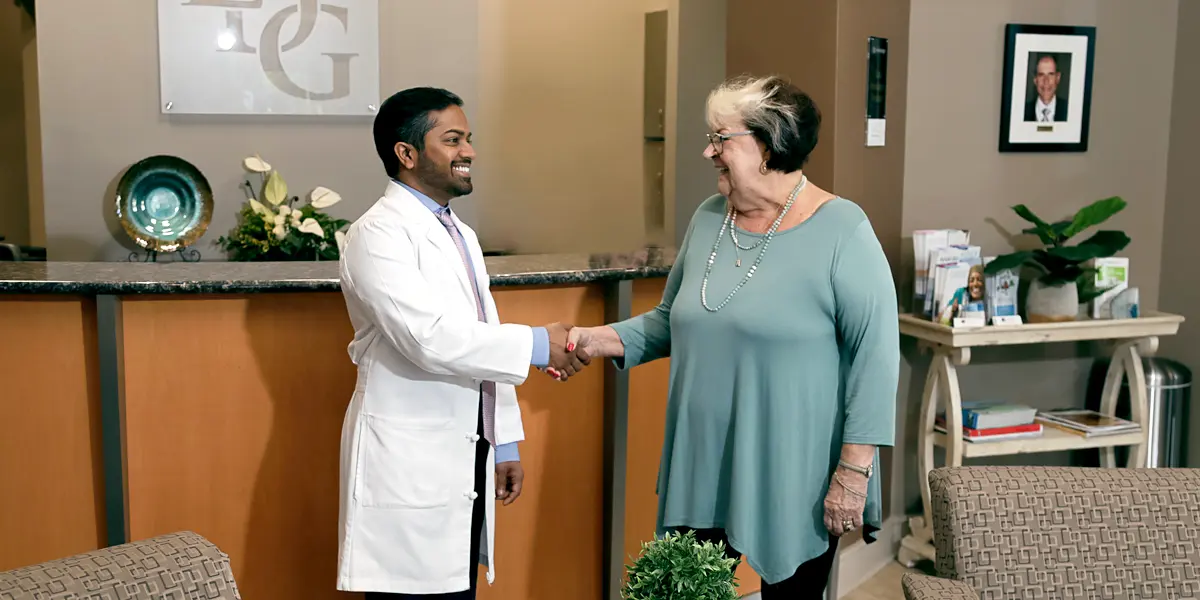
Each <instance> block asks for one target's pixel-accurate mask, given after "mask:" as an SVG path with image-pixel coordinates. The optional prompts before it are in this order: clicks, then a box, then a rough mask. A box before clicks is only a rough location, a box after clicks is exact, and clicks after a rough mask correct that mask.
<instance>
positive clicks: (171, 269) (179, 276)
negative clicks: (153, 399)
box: [0, 249, 675, 295]
mask: <svg viewBox="0 0 1200 600" xmlns="http://www.w3.org/2000/svg"><path fill="white" fill-rule="evenodd" d="M674 259H675V251H674V250H673V249H665V250H655V251H647V250H641V251H639V252H633V253H628V254H594V255H587V254H540V255H539V254H531V255H514V256H497V257H488V258H487V259H485V261H486V264H487V269H488V273H489V274H490V275H491V277H492V286H494V287H499V286H516V285H556V284H578V283H591V282H599V281H619V280H625V279H642V278H649V277H664V276H666V275H667V273H668V272H669V271H670V270H671V265H672V264H673V263H674ZM166 260H168V261H171V262H160V263H119V262H0V294H84V295H93V294H121V295H125V294H175V293H184V294H187V293H190V294H214V293H215V294H219V293H250V292H297V291H339V290H341V284H340V283H339V281H338V266H337V263H334V262H270V263H236V262H198V263H185V262H176V261H173V260H172V259H170V258H168V259H166Z"/></svg>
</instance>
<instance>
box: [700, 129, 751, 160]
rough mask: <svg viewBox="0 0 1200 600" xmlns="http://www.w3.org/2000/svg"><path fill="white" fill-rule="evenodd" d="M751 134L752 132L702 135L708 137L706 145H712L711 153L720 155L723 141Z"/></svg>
mask: <svg viewBox="0 0 1200 600" xmlns="http://www.w3.org/2000/svg"><path fill="white" fill-rule="evenodd" d="M752 133H754V132H753V131H735V132H733V133H706V134H704V135H706V136H708V143H709V144H711V145H712V147H713V152H715V153H717V154H720V153H721V144H724V143H725V140H727V139H729V138H734V137H738V136H739V135H750V134H752Z"/></svg>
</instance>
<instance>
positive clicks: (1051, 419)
mask: <svg viewBox="0 0 1200 600" xmlns="http://www.w3.org/2000/svg"><path fill="white" fill-rule="evenodd" d="M1037 418H1038V421H1040V422H1042V423H1043V424H1045V425H1046V426H1047V427H1053V428H1055V429H1060V430H1062V431H1067V432H1070V433H1074V434H1076V435H1081V436H1083V437H1096V436H1101V435H1116V434H1120V433H1132V432H1135V431H1140V430H1141V428H1142V426H1141V425H1139V424H1137V423H1135V422H1133V421H1129V420H1127V419H1122V418H1120V417H1110V416H1108V415H1105V414H1102V413H1099V412H1096V411H1094V410H1087V409H1060V410H1049V411H1042V412H1039V413H1038V416H1037Z"/></svg>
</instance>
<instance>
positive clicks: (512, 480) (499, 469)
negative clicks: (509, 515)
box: [496, 461, 525, 506]
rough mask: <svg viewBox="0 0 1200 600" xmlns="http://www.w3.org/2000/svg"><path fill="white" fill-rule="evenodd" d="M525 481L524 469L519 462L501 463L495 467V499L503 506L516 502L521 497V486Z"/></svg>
mask: <svg viewBox="0 0 1200 600" xmlns="http://www.w3.org/2000/svg"><path fill="white" fill-rule="evenodd" d="M524 481H525V469H522V468H521V463H520V461H511V462H502V463H499V464H497V465H496V499H497V500H503V501H504V506H508V505H509V504H512V503H513V502H516V500H517V498H518V497H520V495H521V484H522V483H524Z"/></svg>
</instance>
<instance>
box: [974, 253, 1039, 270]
mask: <svg viewBox="0 0 1200 600" xmlns="http://www.w3.org/2000/svg"><path fill="white" fill-rule="evenodd" d="M1032 257H1033V253H1032V252H1025V251H1021V252H1013V253H1012V254H1005V255H1003V256H997V257H996V258H993V259H992V260H991V261H990V262H988V264H987V266H985V267H984V269H983V272H984V273H986V274H988V275H991V274H994V273H998V272H1000V271H1004V270H1007V269H1016V268H1018V267H1020V266H1021V265H1023V264H1025V263H1026V262H1028V261H1029V259H1031V258H1032Z"/></svg>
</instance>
